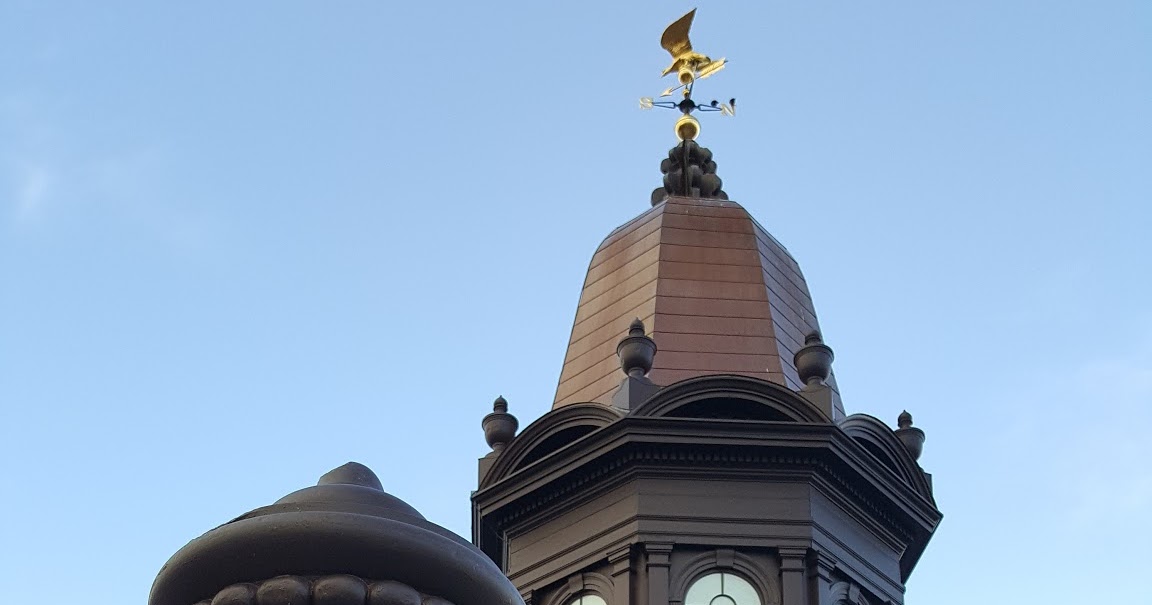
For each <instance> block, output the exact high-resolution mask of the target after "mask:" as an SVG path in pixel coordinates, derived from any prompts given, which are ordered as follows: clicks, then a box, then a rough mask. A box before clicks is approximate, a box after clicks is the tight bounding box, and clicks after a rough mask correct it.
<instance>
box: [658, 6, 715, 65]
mask: <svg viewBox="0 0 1152 605" xmlns="http://www.w3.org/2000/svg"><path fill="white" fill-rule="evenodd" d="M695 17H696V9H692V10H690V11H688V14H686V15H684V16H683V17H680V18H679V19H677V20H676V21H675V22H674V23H672V25H669V26H668V29H666V30H664V35H663V36H660V46H662V47H663V48H664V50H666V51H668V52H669V53H670V54H671V55H672V65H669V66H668V68H667V69H665V70H664V73H662V74H660V75H661V76H666V75H668V74H670V73H672V72H674V71H675V72H679V73H680V83H681V84H688V83H689V82H691V81H693V80H695V79H696V78H707V77H708V76H710V75H712V74H714V73H716V72H717V71H720V69H721V68H722V67H724V63H725V60H724V59H719V60H717V61H713V60H712V59H710V58H708V57H707V56H706V55H702V54H700V53H698V52H696V51H694V50H692V41H691V40H689V39H688V30H689V29H691V28H692V19H693V18H695Z"/></svg>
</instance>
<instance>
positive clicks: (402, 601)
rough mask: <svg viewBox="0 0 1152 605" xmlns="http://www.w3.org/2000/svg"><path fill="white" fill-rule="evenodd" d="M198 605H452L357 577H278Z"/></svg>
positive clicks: (231, 589)
mask: <svg viewBox="0 0 1152 605" xmlns="http://www.w3.org/2000/svg"><path fill="white" fill-rule="evenodd" d="M196 605H452V603H451V602H450V601H447V600H444V599H442V598H440V597H437V596H432V595H426V594H423V593H421V592H420V591H418V590H416V589H415V588H412V587H411V586H409V585H407V584H403V583H401V582H393V581H388V580H385V581H372V580H365V579H363V578H359V577H357V576H352V575H347V574H339V575H331V576H279V577H276V578H272V579H270V580H265V581H264V582H260V583H257V584H252V583H242V584H233V585H231V586H228V587H227V588H224V589H222V590H221V591H220V592H218V593H216V596H215V597H213V598H212V599H208V600H204V601H200V602H199V603H197V604H196Z"/></svg>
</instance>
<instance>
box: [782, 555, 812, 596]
mask: <svg viewBox="0 0 1152 605" xmlns="http://www.w3.org/2000/svg"><path fill="white" fill-rule="evenodd" d="M779 554H780V591H781V593H783V594H782V595H781V596H782V597H783V598H782V604H783V605H811V604H810V603H809V601H808V549H807V548H804V547H792V546H789V547H783V548H780V549H779Z"/></svg>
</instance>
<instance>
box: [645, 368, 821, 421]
mask: <svg viewBox="0 0 1152 605" xmlns="http://www.w3.org/2000/svg"><path fill="white" fill-rule="evenodd" d="M631 415H632V416H650V417H661V416H662V417H671V418H727V419H735V420H768V421H778V422H831V419H830V418H828V417H827V416H825V415H824V413H823V412H821V411H820V410H819V409H817V408H816V406H814V405H812V404H811V403H810V402H808V400H806V399H804V398H803V397H801V396H800V395H797V394H796V392H795V391H792V390H790V389H788V388H786V387H783V386H780V385H778V384H776V383H774V382H769V381H767V380H760V379H758V378H752V377H749V376H738V375H734V374H717V375H711V376H700V377H697V378H689V379H688V380H682V381H680V382H677V383H675V384H672V385H670V386H667V387H665V388H663V389H661V390H660V392H658V393H656V394H655V395H653V396H652V398H651V399H649V400H648V401H645V402H644V403H642V404H640V406H639V407H637V408H636V409H635V410H633V411H632V413H631Z"/></svg>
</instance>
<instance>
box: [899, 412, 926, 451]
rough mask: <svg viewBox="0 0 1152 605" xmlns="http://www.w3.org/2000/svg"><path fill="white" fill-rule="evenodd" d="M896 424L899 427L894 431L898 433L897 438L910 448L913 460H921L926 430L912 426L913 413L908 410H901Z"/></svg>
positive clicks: (905, 446)
mask: <svg viewBox="0 0 1152 605" xmlns="http://www.w3.org/2000/svg"><path fill="white" fill-rule="evenodd" d="M896 426H898V427H899V428H897V429H896V430H895V431H893V432H895V433H896V438H897V439H899V440H900V443H903V444H904V449H906V450H908V453H909V454H911V455H912V459H913V460H919V459H920V454H921V453H923V452H924V431H922V430H920V429H918V428H916V427H914V426H912V414H909V413H908V410H904V411H903V412H900V417H899V418H897V419H896Z"/></svg>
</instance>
